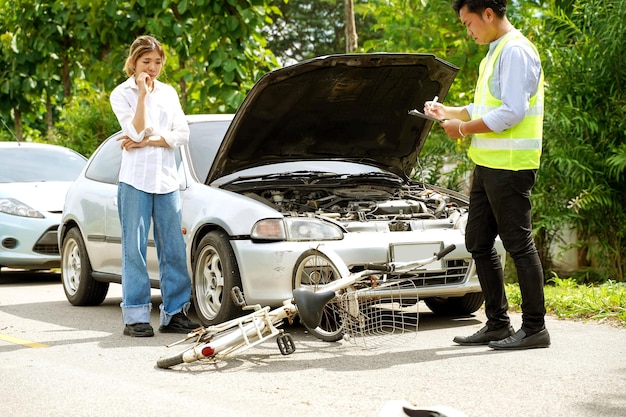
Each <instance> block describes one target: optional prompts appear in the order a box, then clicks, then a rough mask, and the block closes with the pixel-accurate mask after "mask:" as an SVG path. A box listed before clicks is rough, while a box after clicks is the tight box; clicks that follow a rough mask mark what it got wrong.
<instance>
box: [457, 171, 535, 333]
mask: <svg viewBox="0 0 626 417" xmlns="http://www.w3.org/2000/svg"><path fill="white" fill-rule="evenodd" d="M536 175H537V172H536V171H535V170H522V171H509V170H501V169H491V168H486V167H483V166H480V165H477V166H476V167H475V168H474V176H473V180H472V188H471V190H470V207H469V218H468V221H467V227H466V229H465V244H466V246H467V250H468V251H469V252H470V253H471V254H472V258H473V259H474V263H475V265H476V272H477V273H478V280H479V281H480V285H481V287H482V290H483V295H484V296H485V313H486V315H487V327H489V328H490V329H491V330H494V329H499V328H502V327H505V326H508V325H509V323H510V320H509V317H508V314H507V310H508V300H507V298H506V294H505V291H504V273H503V268H502V265H501V263H500V257H499V256H498V254H497V253H496V250H495V248H494V242H495V239H496V236H497V235H500V238H501V239H502V243H503V244H504V248H505V249H506V251H507V252H508V253H509V254H510V255H511V259H513V262H514V263H515V269H516V270H517V278H518V281H519V287H520V292H521V295H522V328H523V329H524V330H525V331H527V332H530V333H536V332H538V331H540V330H542V329H544V328H545V318H544V317H545V314H546V308H545V300H544V293H543V285H544V276H543V267H542V265H541V260H540V259H539V254H538V253H537V249H536V247H535V242H534V240H533V236H532V225H531V209H532V207H531V203H530V193H531V190H532V188H533V186H534V185H535V177H536ZM530 333H529V334H530Z"/></svg>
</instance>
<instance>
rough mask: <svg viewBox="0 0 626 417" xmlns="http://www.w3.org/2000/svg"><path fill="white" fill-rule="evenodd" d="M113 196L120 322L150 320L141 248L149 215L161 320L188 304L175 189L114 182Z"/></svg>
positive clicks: (184, 309) (188, 282)
mask: <svg viewBox="0 0 626 417" xmlns="http://www.w3.org/2000/svg"><path fill="white" fill-rule="evenodd" d="M117 199H118V214H119V217H120V223H121V226H122V303H121V307H122V319H123V320H124V323H125V324H135V323H150V309H151V308H152V303H151V301H150V278H149V276H148V269H147V264H146V252H147V247H148V232H149V231H150V222H151V220H152V221H153V228H154V242H155V244H156V250H157V255H158V260H159V280H160V284H161V297H162V304H161V305H160V310H161V312H160V322H161V325H165V326H166V325H168V324H169V322H170V320H171V319H172V316H173V315H174V314H176V313H180V312H181V311H182V312H184V313H187V310H188V309H189V306H190V305H191V303H190V299H191V280H190V279H189V273H188V271H187V257H186V252H185V242H184V240H183V234H182V229H181V204H180V197H179V194H178V191H174V192H171V193H168V194H151V193H146V192H143V191H140V190H137V189H136V188H134V187H132V186H130V185H128V184H125V183H119V185H118V189H117Z"/></svg>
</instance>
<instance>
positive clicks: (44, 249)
mask: <svg viewBox="0 0 626 417" xmlns="http://www.w3.org/2000/svg"><path fill="white" fill-rule="evenodd" d="M33 252H36V253H41V254H43V255H59V245H58V244H57V226H53V227H50V228H49V229H48V230H46V231H45V232H44V234H43V235H41V237H40V238H39V240H38V241H37V242H35V246H33Z"/></svg>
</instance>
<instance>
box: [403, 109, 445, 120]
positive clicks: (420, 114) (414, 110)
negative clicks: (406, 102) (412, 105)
mask: <svg viewBox="0 0 626 417" xmlns="http://www.w3.org/2000/svg"><path fill="white" fill-rule="evenodd" d="M409 114H410V115H411V116H416V117H421V118H422V119H426V120H431V121H433V122H438V123H441V122H443V119H437V118H436V117H432V116H428V115H427V114H424V113H422V112H421V111H419V110H417V109H413V110H409Z"/></svg>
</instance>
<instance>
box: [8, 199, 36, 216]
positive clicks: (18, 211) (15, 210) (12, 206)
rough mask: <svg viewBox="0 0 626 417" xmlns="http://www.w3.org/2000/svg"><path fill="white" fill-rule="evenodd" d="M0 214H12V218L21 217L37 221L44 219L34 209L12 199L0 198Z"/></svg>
mask: <svg viewBox="0 0 626 417" xmlns="http://www.w3.org/2000/svg"><path fill="white" fill-rule="evenodd" d="M0 213H6V214H12V215H14V216H21V217H33V218H37V219H43V218H44V215H43V214H41V213H40V212H38V211H37V210H35V209H34V208H32V207H30V206H29V205H27V204H24V203H22V202H21V201H19V200H15V199H13V198H0Z"/></svg>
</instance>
